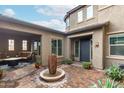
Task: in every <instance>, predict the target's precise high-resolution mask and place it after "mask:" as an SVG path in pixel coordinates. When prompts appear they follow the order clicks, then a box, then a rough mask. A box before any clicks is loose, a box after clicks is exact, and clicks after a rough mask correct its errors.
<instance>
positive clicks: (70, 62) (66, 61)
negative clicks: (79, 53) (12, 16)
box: [61, 59, 73, 65]
mask: <svg viewBox="0 0 124 93" xmlns="http://www.w3.org/2000/svg"><path fill="white" fill-rule="evenodd" d="M61 63H62V64H68V65H70V64H72V63H73V61H72V60H70V59H64V60H63V61H62V62H61Z"/></svg>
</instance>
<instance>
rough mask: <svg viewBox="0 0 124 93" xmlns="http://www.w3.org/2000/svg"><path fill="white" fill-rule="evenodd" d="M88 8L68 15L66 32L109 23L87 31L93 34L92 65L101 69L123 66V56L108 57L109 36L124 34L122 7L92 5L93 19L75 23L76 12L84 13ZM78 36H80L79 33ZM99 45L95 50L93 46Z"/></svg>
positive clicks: (123, 9) (123, 11)
mask: <svg viewBox="0 0 124 93" xmlns="http://www.w3.org/2000/svg"><path fill="white" fill-rule="evenodd" d="M87 7H88V6H85V7H82V8H81V9H79V10H77V11H75V12H73V13H72V14H70V15H69V19H70V26H69V27H67V31H68V32H69V31H73V30H76V29H78V28H80V27H85V26H87V25H92V24H95V23H96V24H99V23H103V22H109V24H108V26H105V27H102V28H100V29H97V30H89V31H90V32H93V35H92V41H93V59H92V63H93V66H94V67H95V68H99V69H103V68H106V67H108V66H110V65H112V64H124V57H123V56H112V55H110V49H109V36H110V35H114V34H118V33H124V26H123V25H124V21H123V16H124V6H123V5H98V6H97V5H94V6H93V9H94V13H93V15H94V16H93V18H91V19H88V20H87V19H86V20H84V21H82V22H81V23H77V12H78V11H80V10H83V11H85V10H86V9H85V8H87ZM85 14H86V13H85V12H84V17H85ZM78 34H82V33H81V32H80V33H78ZM96 43H99V47H98V48H96V47H95V44H96Z"/></svg>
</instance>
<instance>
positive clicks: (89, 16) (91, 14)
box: [86, 5, 93, 19]
mask: <svg viewBox="0 0 124 93" xmlns="http://www.w3.org/2000/svg"><path fill="white" fill-rule="evenodd" d="M86 16H87V19H89V18H92V17H93V6H92V5H91V6H89V7H87V15H86Z"/></svg>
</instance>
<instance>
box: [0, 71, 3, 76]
mask: <svg viewBox="0 0 124 93" xmlns="http://www.w3.org/2000/svg"><path fill="white" fill-rule="evenodd" d="M2 76H3V70H2V69H0V78H2Z"/></svg>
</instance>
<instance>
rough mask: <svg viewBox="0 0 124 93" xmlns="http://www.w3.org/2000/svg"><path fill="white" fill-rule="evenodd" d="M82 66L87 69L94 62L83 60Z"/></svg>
mask: <svg viewBox="0 0 124 93" xmlns="http://www.w3.org/2000/svg"><path fill="white" fill-rule="evenodd" d="M82 66H83V68H85V69H91V68H92V67H91V66H92V63H91V62H82Z"/></svg>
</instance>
